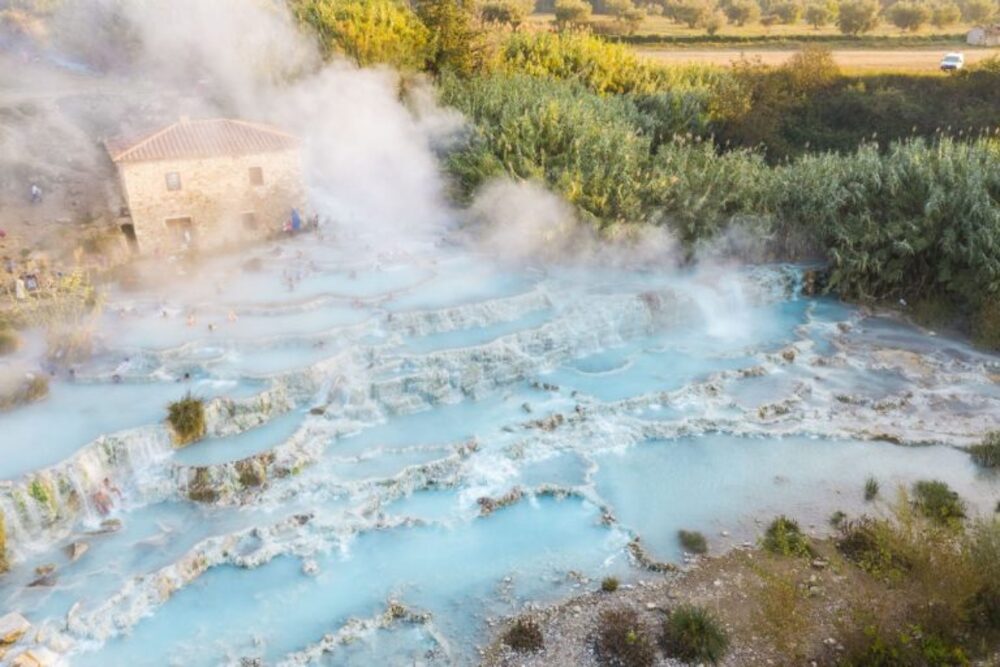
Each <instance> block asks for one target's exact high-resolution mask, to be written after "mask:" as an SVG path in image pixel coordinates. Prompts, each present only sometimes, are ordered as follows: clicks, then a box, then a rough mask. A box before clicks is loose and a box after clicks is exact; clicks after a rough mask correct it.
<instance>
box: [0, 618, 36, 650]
mask: <svg viewBox="0 0 1000 667" xmlns="http://www.w3.org/2000/svg"><path fill="white" fill-rule="evenodd" d="M30 629H31V623H29V622H28V619H26V618H25V617H24V616H21V615H20V614H19V613H17V612H16V611H12V612H10V613H9V614H5V615H4V616H0V645H4V646H7V645H10V644H13V643H14V642H16V641H17V640H19V639H20V638H21V637H23V636H24V633H26V632H27V631H28V630H30Z"/></svg>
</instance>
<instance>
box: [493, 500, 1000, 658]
mask: <svg viewBox="0 0 1000 667" xmlns="http://www.w3.org/2000/svg"><path fill="white" fill-rule="evenodd" d="M777 523H778V522H775V524H772V525H776V524H777ZM781 523H782V524H784V525H785V528H787V527H788V526H787V522H781ZM769 532H773V531H769ZM803 539H804V540H807V543H808V550H809V552H810V553H811V555H810V556H809V557H806V558H803V557H801V556H799V555H795V554H794V553H792V554H790V555H783V554H780V553H770V552H769V551H767V550H766V549H764V550H758V549H737V550H734V551H732V552H730V553H728V554H726V555H724V556H721V557H718V558H713V559H708V560H703V561H701V562H700V564H699V565H698V566H697V567H695V568H694V569H691V570H689V571H687V572H685V573H683V574H681V575H679V576H677V577H676V578H671V577H667V578H664V579H656V580H654V581H646V582H644V583H643V585H639V586H623V587H622V588H621V589H619V590H618V591H617V592H615V593H607V592H604V593H594V594H589V595H585V596H583V597H582V598H577V599H573V600H570V601H568V602H565V603H563V604H561V605H558V606H556V607H553V608H551V609H548V610H545V611H544V612H541V613H540V614H538V615H536V619H537V621H538V622H539V623H540V625H541V628H542V633H543V635H544V636H545V640H546V641H545V650H544V651H542V652H541V653H539V654H537V655H535V656H533V657H532V658H531V659H529V660H527V661H525V660H522V659H521V657H520V656H518V657H517V658H514V657H512V656H511V655H510V654H509V653H507V652H505V651H504V650H503V649H502V647H501V646H499V645H498V644H494V645H493V646H492V647H491V648H490V650H489V651H487V657H486V659H485V660H484V665H487V666H497V665H515V664H517V665H522V664H524V665H529V666H535V665H549V664H577V665H593V664H606V663H604V662H601V660H602V657H601V656H603V655H606V654H607V653H608V652H609V651H610V650H611V649H609V648H608V647H609V646H616V647H620V648H622V650H625V647H628V648H631V647H632V646H638V647H640V648H639V649H636V653H637V654H638V655H640V656H641V657H640V658H639V659H640V662H636V663H632V664H666V662H665V660H666V658H667V657H669V656H674V657H680V658H684V659H686V660H690V661H692V664H696V663H697V662H702V663H706V664H708V663H713V664H714V663H718V664H723V665H748V664H810V662H813V661H815V663H816V664H819V665H842V666H858V667H861V666H872V665H885V666H889V665H901V666H902V665H906V666H911V665H912V666H918V665H965V664H971V663H972V662H973V661H981V662H980V663H979V664H995V663H990V662H989V661H990V660H994V661H995V660H997V659H1000V653H998V652H997V647H998V646H1000V517H985V518H977V519H973V520H962V521H954V522H942V521H940V520H938V519H937V518H928V517H927V516H925V515H924V514H923V513H922V510H921V505H920V502H919V500H916V499H914V498H911V497H910V496H909V495H908V494H906V493H905V492H903V491H900V497H899V499H898V500H897V502H896V503H895V505H894V506H893V510H892V513H891V516H890V517H889V518H866V517H860V518H858V519H855V520H851V521H846V522H844V523H843V524H842V527H841V528H840V529H839V530H838V532H837V533H836V535H835V537H833V538H830V539H822V540H808V538H804V537H803ZM767 543H768V538H767V537H765V539H764V544H767ZM657 629H660V630H657ZM630 632H631V633H633V634H634V637H635V638H639V637H645V638H648V637H651V636H653V635H654V634H656V633H657V632H662V633H665V635H661V641H660V642H658V651H656V652H655V655H654V656H653V657H652V658H649V660H650V661H649V662H646V661H645V660H646V658H647V654H648V651H647V648H648V644H647V642H646V641H644V640H642V639H635V641H634V642H633V643H632V644H628V643H627V642H625V640H626V639H627V638H628V637H630V634H629V633H630ZM595 636H596V637H598V642H599V643H598V645H597V650H596V651H594V652H593V653H591V652H590V651H588V649H587V646H588V642H589V641H593V638H594V637H595ZM602 637H603V638H604V639H601V638H602ZM678 637H688V638H689V639H691V641H688V642H687V643H686V645H688V646H694V647H701V651H700V652H698V653H694V652H691V653H686V652H684V650H678V648H677V646H678V644H677V641H678V640H677V638H678ZM692 638H693V639H692ZM601 642H603V643H601ZM623 642H624V643H623ZM685 650H686V649H685ZM595 657H596V660H595ZM789 660H791V663H790V662H789ZM621 664H624V663H621Z"/></svg>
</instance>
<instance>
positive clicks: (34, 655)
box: [11, 647, 59, 667]
mask: <svg viewBox="0 0 1000 667" xmlns="http://www.w3.org/2000/svg"><path fill="white" fill-rule="evenodd" d="M58 660H59V656H58V655H57V654H56V653H54V652H53V651H50V650H49V649H47V648H45V647H39V648H33V649H31V650H29V651H25V652H24V653H21V654H19V655H18V656H17V657H16V658H14V661H13V662H12V663H11V665H12V667H53V666H54V665H55V664H56V663H57V662H58Z"/></svg>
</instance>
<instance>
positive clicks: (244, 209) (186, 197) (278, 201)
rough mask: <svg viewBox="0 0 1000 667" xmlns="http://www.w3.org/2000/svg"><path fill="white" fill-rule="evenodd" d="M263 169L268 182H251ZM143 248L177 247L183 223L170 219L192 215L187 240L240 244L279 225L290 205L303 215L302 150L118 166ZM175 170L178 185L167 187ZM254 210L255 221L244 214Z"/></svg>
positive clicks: (209, 244) (153, 250) (180, 246)
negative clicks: (252, 174)
mask: <svg viewBox="0 0 1000 667" xmlns="http://www.w3.org/2000/svg"><path fill="white" fill-rule="evenodd" d="M255 167H259V168H260V169H261V171H262V175H263V182H262V184H260V185H254V184H252V183H251V178H250V170H251V168H255ZM119 171H120V175H121V180H122V187H123V190H124V191H125V196H126V198H127V200H128V205H129V210H130V212H131V214H132V224H133V225H134V228H135V235H136V240H137V241H138V246H139V250H140V251H141V252H143V253H144V254H157V253H169V252H174V251H177V250H180V249H183V248H184V247H185V244H186V243H187V242H188V241H187V239H186V237H185V235H184V233H183V230H182V228H180V227H178V226H174V227H171V226H169V225H168V224H167V220H169V219H176V218H190V220H191V232H190V237H191V238H190V242H191V243H193V244H194V245H196V246H197V247H199V248H208V247H215V246H220V245H225V244H229V243H240V242H243V241H247V240H250V239H254V238H260V237H263V236H266V235H268V234H270V233H272V232H275V231H278V230H280V229H281V226H282V225H283V224H284V222H285V221H286V220H287V219H288V217H289V214H290V212H291V209H292V208H293V207H295V208H298V209H299V212H300V213H302V214H303V215H304V211H303V205H304V203H305V193H304V190H303V186H302V169H301V164H300V158H299V152H298V151H297V150H289V151H281V152H273V153H259V154H256V155H242V156H233V157H230V156H225V157H215V158H205V159H197V160H162V161H155V162H125V163H121V164H119ZM169 173H176V174H178V175H179V178H180V189H178V190H170V189H168V188H167V174H169ZM249 213H252V214H253V218H254V222H255V227H254V228H250V227H248V225H247V220H246V219H245V216H246V214H249Z"/></svg>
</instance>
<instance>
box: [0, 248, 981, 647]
mask: <svg viewBox="0 0 1000 667" xmlns="http://www.w3.org/2000/svg"><path fill="white" fill-rule="evenodd" d="M294 243H295V242H292V244H294ZM299 251H301V252H302V253H303V254H305V255H306V256H307V257H308V253H316V254H320V253H322V254H323V256H324V259H325V260H326V261H323V262H321V263H317V264H316V266H317V268H316V269H315V270H314V271H311V272H310V273H308V274H307V276H306V278H305V279H304V280H303V282H302V284H301V286H300V287H299V290H301V291H300V292H297V293H292V294H289V293H282V291H281V289H275V290H273V291H268V289H267V288H266V287H265V286H266V285H267V282H266V280H265V278H266V277H267V276H272V277H275V280H274V282H275V285H277V286H278V287H279V288H280V285H281V281H280V280H279V279H278V278H277V277H278V276H280V274H281V271H282V270H283V268H284V267H286V266H287V265H288V264H289V263H290V262H297V263H301V262H302V261H303V260H302V258H301V257H299V256H298V252H299ZM435 252H436V253H437V254H438V256H437V257H435V258H434V260H435V261H427V258H421V257H419V256H413V255H410V256H400V257H399V258H397V259H395V260H393V261H387V260H385V259H384V258H383V259H381V260H378V261H377V262H375V261H371V260H366V259H364V257H363V253H358V252H354V250H353V249H352V248H310V247H308V246H306V245H305V244H300V245H299V246H298V247H293V248H289V249H287V250H286V251H284V252H282V253H281V254H278V255H272V256H269V259H268V260H267V261H266V262H265V264H264V268H263V275H255V276H254V278H253V284H254V285H256V286H258V287H257V288H256V293H247V292H244V291H242V290H241V287H240V280H241V279H240V274H239V269H238V266H237V265H236V262H235V260H226V259H220V260H216V261H215V262H214V263H209V264H208V265H207V266H206V267H205V268H204V269H203V271H204V272H206V273H207V274H208V275H209V276H211V277H204V276H203V277H202V278H201V279H204V280H212V281H213V282H218V283H220V284H223V285H226V288H225V290H224V291H223V293H221V294H220V295H218V304H217V305H213V304H205V303H199V306H198V312H199V318H200V319H201V321H202V322H203V323H204V322H209V323H211V322H219V324H218V325H217V328H216V330H214V331H211V330H210V333H205V331H204V330H203V329H201V328H199V329H197V330H195V329H192V328H190V327H185V325H184V323H183V317H182V313H183V312H185V311H184V304H183V303H182V302H178V303H168V305H167V307H166V308H164V307H163V305H162V301H161V300H162V299H163V297H162V296H157V295H150V296H148V297H146V296H144V295H142V294H129V295H120V296H113V297H112V309H113V308H114V303H115V299H116V298H117V299H121V302H122V304H123V306H122V308H123V309H124V311H125V312H127V314H126V315H124V316H118V318H117V319H115V320H113V321H110V322H109V323H107V326H108V327H109V331H112V332H113V333H114V335H108V336H106V337H105V339H104V349H103V351H102V352H101V354H100V355H99V356H98V358H96V359H94V360H93V361H92V362H90V363H88V364H85V365H83V366H81V367H80V368H79V369H77V385H75V387H74V389H75V390H76V391H79V392H83V394H82V395H86V392H89V391H94V392H101V391H102V390H103V389H105V388H111V387H116V386H121V385H122V384H124V385H125V386H127V387H135V388H139V387H141V388H144V390H145V391H147V392H149V394H150V396H151V397H152V398H151V399H150V400H151V401H152V400H154V399H155V400H161V401H162V409H161V411H160V412H159V413H158V415H159V416H158V417H154V418H153V419H151V420H149V421H148V423H146V424H144V425H140V426H130V427H128V428H122V429H109V430H106V432H105V434H104V435H101V436H99V437H98V438H96V439H94V440H92V441H91V442H89V443H88V442H80V443H78V444H77V449H76V450H75V451H74V452H72V453H71V455H70V456H68V457H67V458H65V460H63V461H61V462H59V463H56V464H54V465H52V464H49V463H42V464H39V465H36V466H30V465H27V464H25V465H22V469H23V468H25V467H27V468H30V472H27V473H24V474H17V475H12V476H11V478H10V479H9V481H6V482H3V483H2V485H0V510H2V512H3V515H4V519H5V524H6V534H7V544H6V552H7V554H8V556H9V559H10V560H11V561H12V564H13V567H12V570H11V571H10V572H9V573H7V574H6V575H4V578H3V579H2V580H0V596H2V598H3V601H4V606H5V608H9V609H11V610H18V611H19V612H21V613H23V614H24V615H25V616H26V617H27V618H28V619H29V620H30V621H31V622H32V623H33V624H34V625H36V626H37V627H38V628H39V629H40V632H38V633H32V634H31V635H30V637H28V638H27V639H25V640H23V641H25V642H28V643H29V644H30V643H31V642H39V643H42V644H44V645H45V646H47V647H48V648H50V649H51V650H54V651H56V652H57V653H59V654H61V655H63V656H65V657H66V659H67V660H68V661H69V663H70V664H79V665H106V664H135V665H143V664H150V665H159V664H170V663H171V662H173V663H176V664H185V665H201V664H204V665H214V664H240V662H241V660H244V659H246V660H250V661H253V660H261V661H264V662H267V663H268V664H272V663H276V664H289V665H292V664H314V663H316V662H321V661H323V660H324V659H325V658H323V656H325V655H330V654H333V655H334V656H335V657H336V659H337V660H339V661H341V662H342V663H344V664H372V662H373V661H376V662H383V663H392V662H400V661H405V660H413V659H421V660H423V659H430V660H432V661H437V662H438V663H440V664H468V663H471V662H474V660H475V652H474V650H473V647H474V645H475V644H476V643H477V642H478V641H480V640H481V638H482V637H483V633H484V632H485V630H486V627H487V626H488V621H489V620H490V619H492V618H495V617H496V616H498V615H502V614H509V613H514V612H516V611H517V610H518V609H519V608H520V607H521V606H522V605H523V604H525V603H527V602H529V601H530V602H546V601H551V600H555V599H558V598H560V597H562V596H565V595H568V594H570V593H572V592H573V591H574V590H576V588H577V587H579V586H580V582H581V580H587V579H591V578H594V577H600V576H603V575H606V574H614V575H616V576H619V577H622V578H625V579H628V578H636V577H639V576H649V575H651V574H653V575H656V576H662V573H663V572H664V571H669V570H672V569H674V568H676V567H678V566H681V565H682V563H683V559H682V555H681V553H680V551H679V547H677V546H676V544H675V543H674V535H675V534H676V529H677V528H678V527H685V528H694V529H702V530H705V531H706V532H708V533H710V534H713V535H716V534H720V533H721V531H722V530H723V529H724V530H725V533H726V535H728V537H726V538H725V539H724V540H723V539H721V538H720V539H718V540H717V541H718V547H719V548H720V549H722V548H725V547H726V546H727V545H733V544H739V543H740V542H742V541H744V540H753V539H755V537H756V532H757V530H758V528H757V524H756V523H755V522H754V519H757V518H760V517H761V516H764V517H766V516H767V514H768V513H771V512H774V511H776V510H777V509H780V511H782V512H787V513H789V514H791V515H794V516H797V517H799V518H800V520H802V521H803V523H810V522H811V523H814V524H817V525H823V524H825V518H824V517H825V516H826V515H827V514H828V513H829V512H830V511H832V510H833V509H844V510H852V509H856V508H857V507H856V506H857V504H858V503H860V502H861V501H860V499H857V500H851V499H852V498H854V496H856V495H858V494H855V493H854V492H853V491H851V489H853V488H855V486H856V485H857V484H860V482H861V480H862V479H863V475H864V474H867V473H868V472H869V469H870V470H871V471H872V472H878V473H879V474H880V475H882V476H883V478H884V479H885V480H886V483H890V482H891V483H899V484H905V483H908V482H910V481H912V479H914V478H915V477H916V476H919V475H920V474H922V471H924V470H933V471H934V474H935V475H937V476H940V477H942V478H944V479H946V480H947V481H948V482H949V483H950V484H952V485H953V486H954V487H955V488H956V489H959V490H960V491H961V492H962V493H963V495H964V496H965V497H966V498H968V499H969V501H970V504H971V505H972V507H974V508H978V509H983V508H990V507H991V503H995V500H994V496H995V495H996V494H997V493H998V484H997V482H996V481H995V480H991V479H986V478H983V477H981V476H977V475H976V474H975V470H974V467H973V466H972V465H971V464H970V463H969V461H968V458H967V457H966V456H965V455H964V453H963V452H961V451H960V449H958V448H960V447H962V446H965V445H967V444H970V443H971V442H974V441H975V439H976V438H977V437H978V435H979V434H980V433H981V432H982V431H983V430H986V429H989V428H991V427H993V428H995V427H996V426H997V424H996V419H997V417H996V416H995V415H998V414H1000V391H996V389H995V388H994V387H993V385H992V384H991V381H990V380H989V377H990V374H991V373H995V372H996V370H997V362H996V359H994V358H992V357H989V356H988V355H982V354H979V353H976V352H974V351H972V350H969V349H968V348H965V347H963V346H962V345H961V344H960V343H958V342H955V341H938V340H936V339H929V338H928V337H926V336H924V335H922V334H920V333H919V332H917V331H915V330H912V329H909V328H907V327H904V326H902V325H900V324H898V323H894V322H891V321H888V320H877V319H872V318H866V317H865V316H863V315H862V314H860V313H858V312H857V311H855V310H853V309H851V308H848V307H845V306H843V305H840V304H837V303H835V302H833V301H830V300H826V299H809V298H804V297H802V296H801V290H802V281H801V277H800V276H801V271H799V270H797V269H796V268H794V267H785V266H775V267H756V268H727V269H724V270H723V269H719V273H718V275H712V274H711V273H704V272H703V273H701V274H698V273H697V272H696V273H695V274H694V275H687V274H683V273H670V272H658V271H648V270H647V271H626V270H621V269H616V270H611V269H607V270H604V269H592V270H587V271H585V272H583V275H581V272H579V271H574V270H571V269H567V270H565V271H563V270H558V269H554V270H552V271H551V272H550V273H549V274H541V273H538V272H532V271H524V270H519V269H513V268H510V267H501V266H496V267H494V266H492V265H490V264H488V263H487V262H486V260H485V259H484V258H479V257H470V256H466V255H463V254H461V253H460V252H459V251H457V250H456V251H451V253H452V254H450V255H448V254H446V253H444V252H443V251H440V250H437V251H435ZM334 257H336V258H337V261H333V259H331V258H334ZM218 276H223V277H224V279H222V278H219V277H218ZM126 304H127V308H125V305H126ZM164 311H166V312H167V316H166V317H164V316H163V314H162V313H163V312H164ZM228 311H233V312H234V313H236V314H237V315H238V318H239V319H238V321H233V318H229V321H227V315H226V314H227V312H228ZM170 313H175V315H173V316H171V315H170ZM262 369H266V370H262ZM56 382H60V380H58V379H57V380H56ZM192 388H193V389H194V391H193V393H195V394H200V397H201V398H203V399H204V400H205V414H206V422H207V433H206V437H205V438H204V439H202V440H201V441H198V442H195V443H194V444H191V445H189V448H188V449H185V450H176V449H175V448H174V444H173V442H172V438H171V433H170V430H169V428H168V426H167V425H166V424H165V423H163V422H162V421H161V420H162V419H163V415H164V414H165V410H166V403H167V402H168V401H170V400H176V398H178V397H180V396H182V395H184V393H186V392H187V391H189V390H192ZM945 394H946V395H949V396H951V397H953V399H952V400H951V401H948V402H944V401H941V400H939V397H940V396H941V395H945ZM161 397H162V398H161ZM65 405H66V407H65V408H62V409H64V410H68V411H69V412H71V413H72V411H73V409H74V405H73V404H72V403H71V402H68V401H67V403H66V404H65ZM79 405H80V406H81V408H80V409H81V411H82V412H81V416H80V419H81V420H83V421H82V422H81V423H84V424H86V419H87V412H86V410H90V409H91V408H85V407H84V406H87V405H89V404H87V403H80V404H79ZM43 406H44V404H43ZM956 406H961V407H960V408H958V407H956ZM125 408H126V406H123V410H124V409H125ZM155 408H156V404H155V403H151V407H150V409H149V413H150V414H154V415H155V414H157V412H156V410H155ZM5 418H6V417H5V416H0V429H2V428H3V426H4V419H5ZM111 421H113V420H111ZM71 435H72V434H66V435H65V437H63V440H65V441H67V442H69V440H68V439H69V438H70V437H71ZM890 442H894V443H901V444H928V445H931V446H928V447H921V448H918V449H914V448H907V447H900V446H898V445H897V444H889V443H890ZM42 454H43V452H39V459H38V460H39V461H40V462H44V461H46V459H45V457H44V456H42ZM859 460H863V461H865V465H864V466H859V465H857V464H856V462H857V461H859ZM22 463H23V462H22ZM27 463H30V461H27ZM19 465H21V463H19ZM859 475H860V476H862V477H859ZM779 477H780V478H781V479H782V480H783V481H781V483H778V482H775V481H772V478H773V479H778V478H779ZM108 489H113V490H114V491H113V502H112V503H111V507H110V508H109V507H101V506H98V503H95V500H94V499H95V494H97V493H100V492H106V491H107V490H108ZM751 491H752V492H751ZM119 494H120V495H119ZM852 503H853V504H852ZM833 504H836V505H837V506H836V507H833ZM104 512H106V513H104ZM640 540H641V541H640ZM81 543H85V544H86V545H88V547H89V548H87V549H86V550H83V549H81V548H79V547H76V548H73V549H69V547H70V546H71V545H79V544H81ZM39 566H45V568H46V569H45V571H49V568H48V566H53V567H54V570H53V571H52V572H51V573H50V574H49V575H46V576H45V577H44V578H43V579H44V581H42V580H41V579H38V577H37V575H35V574H34V572H33V571H34V568H36V567H39ZM195 582H197V585H195ZM29 584H33V585H30V586H29ZM290 597H293V598H294V599H295V604H290V603H289V599H290ZM427 656H431V658H427Z"/></svg>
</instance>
